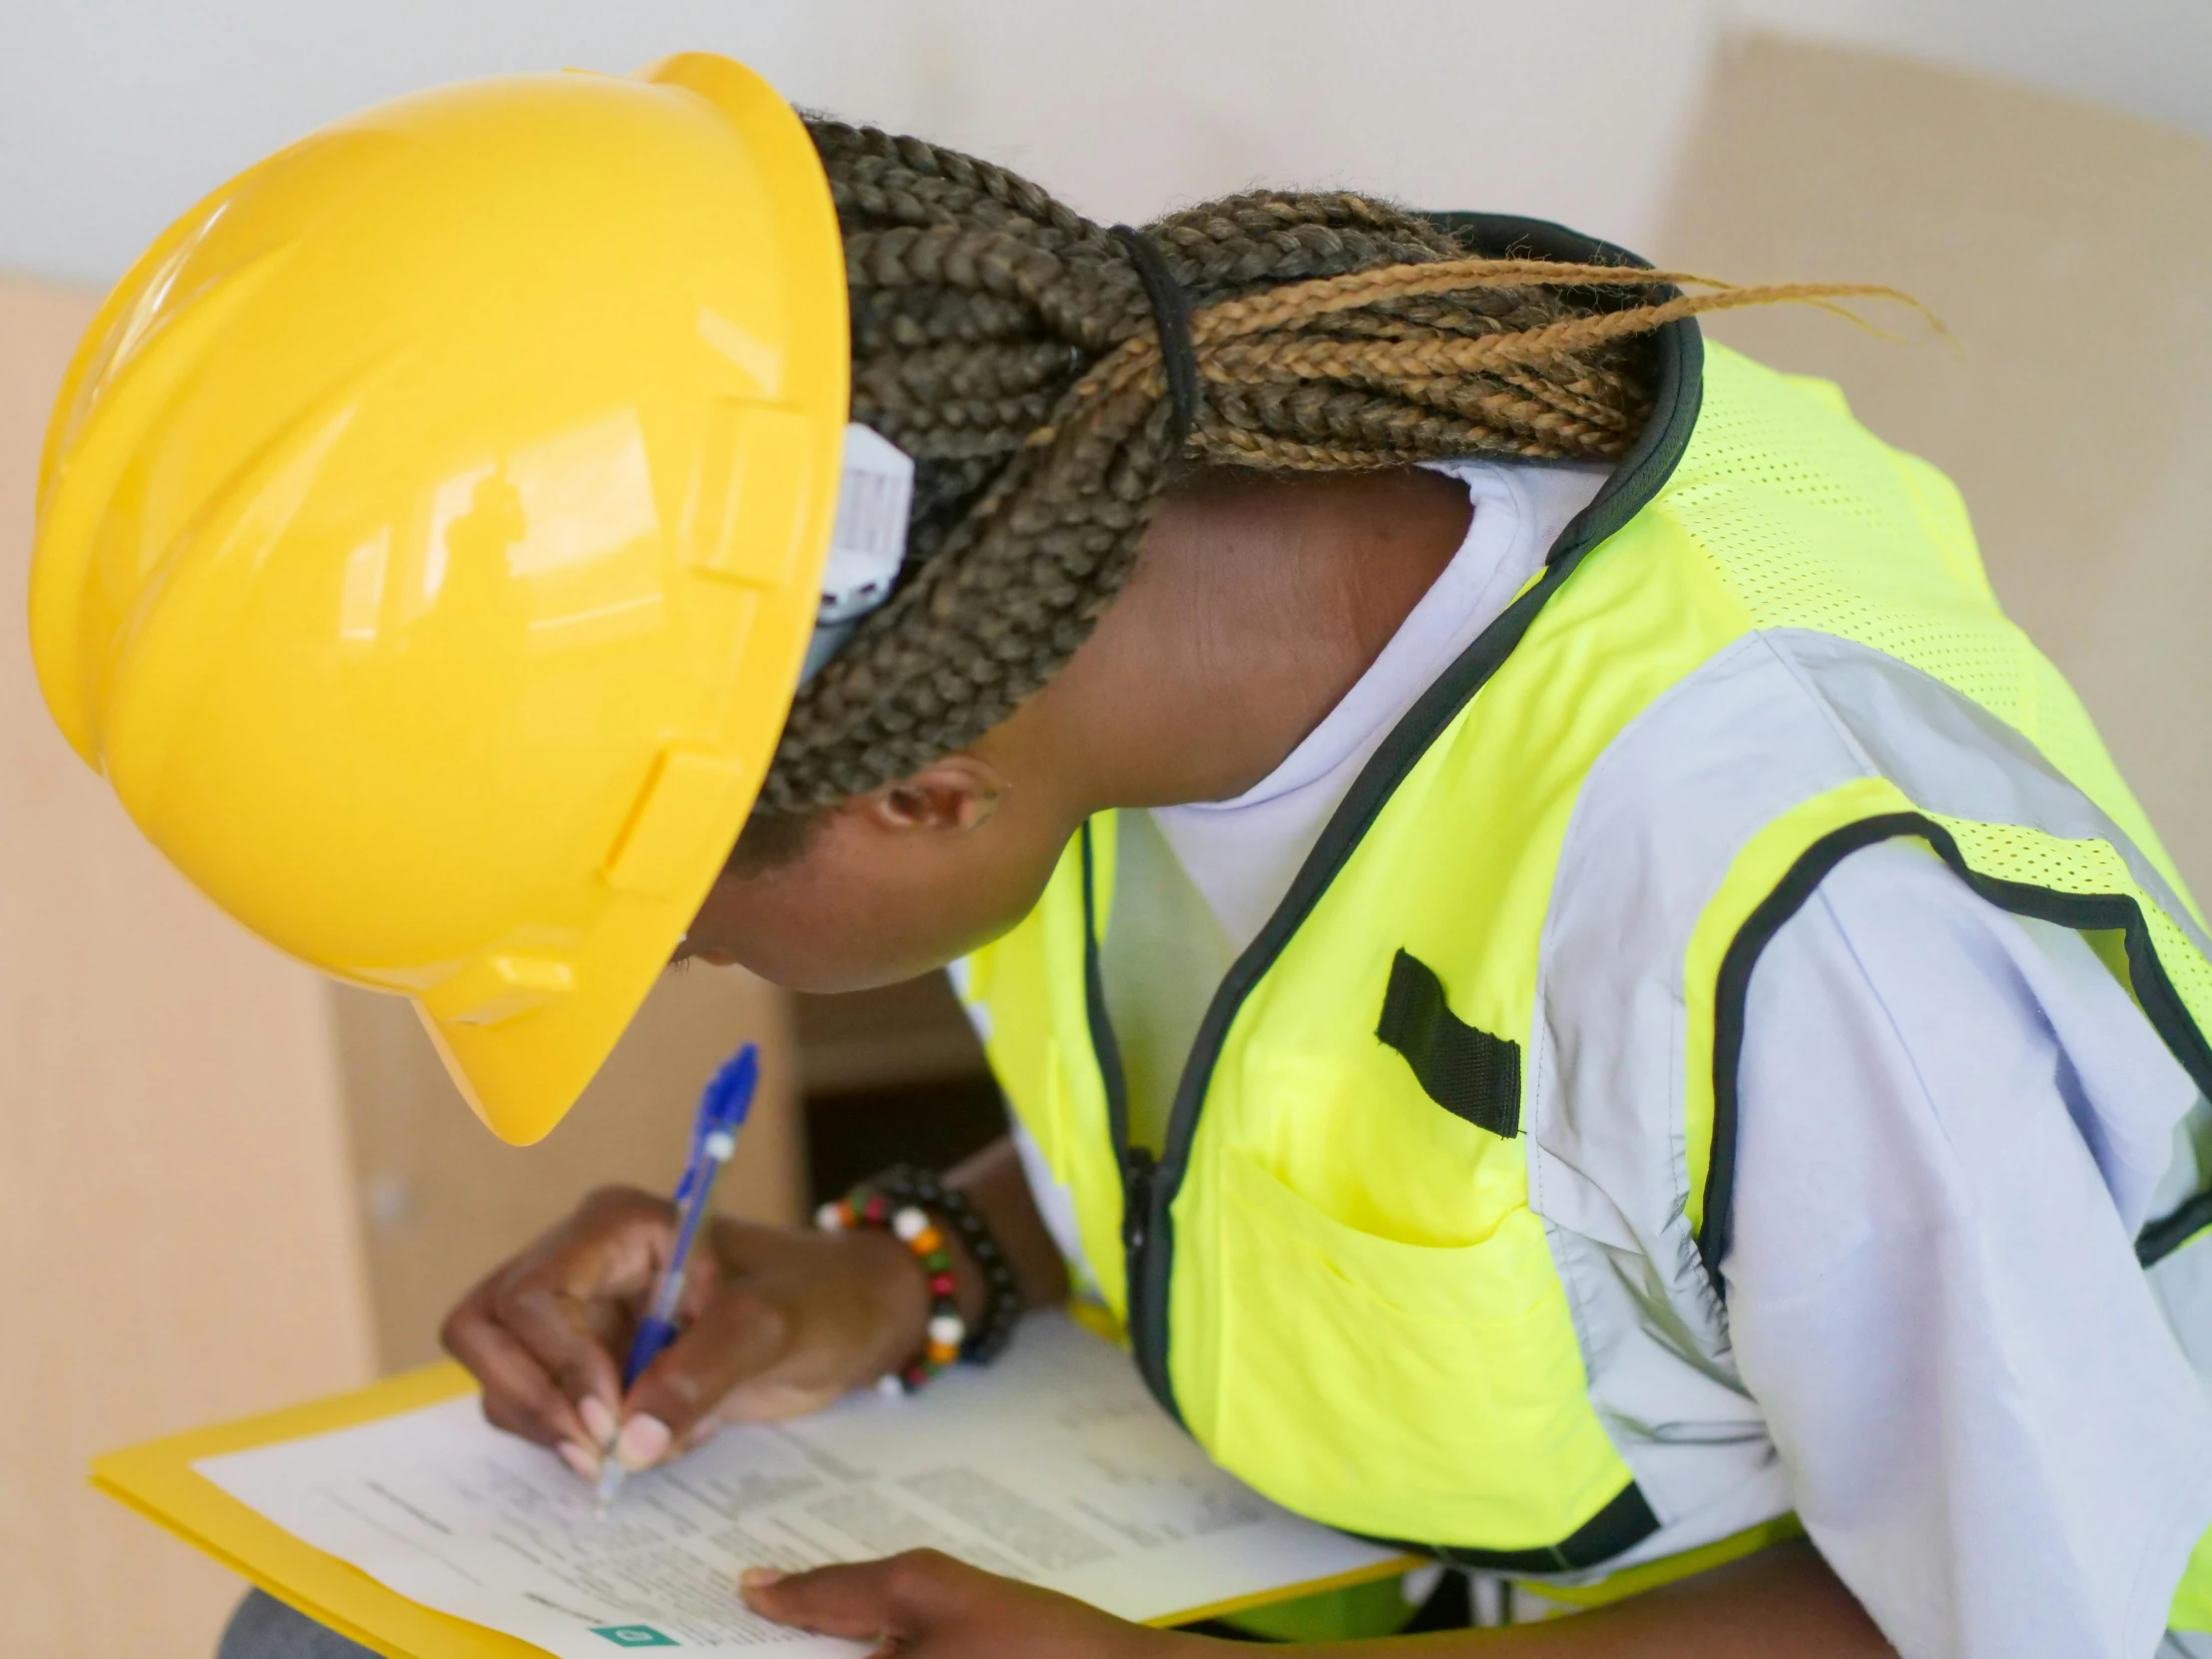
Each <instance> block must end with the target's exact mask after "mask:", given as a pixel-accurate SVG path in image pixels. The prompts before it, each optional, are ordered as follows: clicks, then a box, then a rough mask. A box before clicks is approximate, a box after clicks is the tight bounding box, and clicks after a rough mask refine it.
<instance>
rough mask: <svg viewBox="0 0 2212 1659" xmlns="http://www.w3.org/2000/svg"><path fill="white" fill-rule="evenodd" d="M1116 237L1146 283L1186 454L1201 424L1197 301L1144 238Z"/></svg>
mask: <svg viewBox="0 0 2212 1659" xmlns="http://www.w3.org/2000/svg"><path fill="white" fill-rule="evenodd" d="M1111 234H1112V236H1113V238H1114V240H1115V241H1116V242H1118V243H1120V244H1121V245H1122V247H1124V248H1126V249H1128V250H1129V263H1130V264H1131V265H1133V266H1135V267H1136V268H1137V280H1138V281H1140V282H1142V283H1144V296H1145V298H1146V299H1147V300H1149V301H1150V302H1151V305H1152V327H1153V330H1154V332H1156V333H1157V334H1158V335H1159V336H1160V364H1161V366H1162V367H1163V368H1164V369H1166V370H1167V377H1168V399H1169V402H1170V403H1171V404H1172V405H1173V406H1174V410H1175V423H1174V426H1173V427H1172V428H1171V431H1172V434H1173V437H1174V441H1175V447H1176V448H1178V449H1180V448H1182V447H1183V440H1184V439H1185V438H1187V437H1189V436H1190V433H1191V428H1192V426H1194V425H1195V424H1197V421H1198V350H1197V348H1196V347H1195V346H1193V345H1192V344H1191V296H1190V294H1189V293H1188V292H1186V291H1185V290H1184V287H1183V284H1182V283H1181V282H1178V281H1177V280H1176V279H1175V275H1174V273H1172V272H1171V271H1169V270H1168V267H1167V262H1166V261H1165V260H1163V259H1161V258H1160V251H1159V250H1158V249H1157V248H1155V247H1153V246H1152V244H1151V242H1149V241H1148V240H1147V239H1146V237H1145V235H1144V233H1143V232H1141V231H1137V230H1133V229H1131V228H1130V227H1129V226H1127V225H1117V226H1115V227H1114V229H1113V232H1112V233H1111Z"/></svg>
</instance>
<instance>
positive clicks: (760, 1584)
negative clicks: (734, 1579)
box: [738, 1567, 784, 1590]
mask: <svg viewBox="0 0 2212 1659" xmlns="http://www.w3.org/2000/svg"><path fill="white" fill-rule="evenodd" d="M783 1582H784V1573H783V1569H782V1568H780V1567H747V1568H746V1569H745V1571H743V1572H741V1573H739V1574H738V1588H739V1589H741V1590H765V1589H767V1588H768V1587H769V1586H770V1585H772V1584H781V1583H783Z"/></svg>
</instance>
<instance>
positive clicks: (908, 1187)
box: [815, 1164, 1021, 1393]
mask: <svg viewBox="0 0 2212 1659" xmlns="http://www.w3.org/2000/svg"><path fill="white" fill-rule="evenodd" d="M815 1221H816V1224H817V1225H818V1226H820V1227H821V1228H822V1229H823V1231H824V1232H828V1233H843V1232H850V1231H852V1230H854V1229H856V1228H863V1227H867V1228H884V1229H887V1230H888V1231H889V1232H890V1234H891V1235H892V1237H894V1238H896V1239H897V1240H898V1241H899V1242H900V1243H901V1244H903V1245H905V1246H906V1248H907V1249H908V1250H910V1251H912V1252H913V1253H914V1257H915V1259H916V1260H917V1261H918V1262H919V1263H920V1264H921V1270H922V1272H923V1274H925V1275H926V1276H927V1278H928V1283H929V1324H928V1328H927V1331H928V1334H927V1338H926V1340H925V1341H924V1343H923V1345H922V1350H921V1353H920V1355H919V1356H917V1357H916V1358H915V1359H914V1360H912V1361H910V1362H908V1363H907V1365H906V1366H905V1367H904V1368H902V1369H901V1370H899V1371H896V1372H893V1373H891V1374H890V1375H888V1376H886V1377H884V1378H883V1379H882V1380H881V1382H879V1383H877V1384H876V1386H877V1387H878V1388H880V1389H881V1390H882V1391H883V1392H885V1393H913V1392H915V1391H916V1390H917V1389H919V1388H921V1387H922V1386H923V1385H924V1384H925V1383H928V1381H929V1380H930V1379H931V1378H932V1377H934V1376H936V1375H937V1373H938V1372H940V1371H942V1370H944V1368H945V1367H947V1366H949V1365H950V1364H952V1362H953V1361H954V1360H965V1361H967V1362H968V1363H969V1364H971V1365H988V1364H989V1363H990V1362H991V1361H992V1360H995V1359H997V1358H998V1356H999V1354H1000V1353H1001V1352H1003V1351H1004V1349H1005V1347H1006V1344H1007V1342H1008V1341H1009V1340H1011V1338H1012V1336H1013V1330H1014V1325H1015V1322H1016V1321H1018V1320H1019V1319H1020V1318H1021V1295H1020V1292H1019V1290H1018V1288H1017V1287H1016V1286H1015V1284H1014V1275H1013V1270H1012V1269H1011V1268H1010V1267H1008V1266H1007V1263H1006V1257H1005V1253H1004V1252H1003V1251H1001V1250H1000V1249H999V1248H998V1240H997V1238H996V1237H995V1236H994V1235H993V1234H992V1232H991V1230H990V1227H989V1224H987V1223H986V1222H985V1221H984V1220H983V1218H982V1217H981V1216H980V1215H979V1214H977V1213H976V1209H975V1206H974V1205H973V1204H971V1203H969V1202H968V1196H967V1194H965V1193H963V1192H961V1191H960V1190H959V1189H958V1188H955V1187H947V1186H946V1185H945V1184H944V1182H943V1181H942V1180H941V1179H940V1178H939V1177H938V1176H937V1175H936V1174H935V1173H934V1172H932V1171H929V1170H923V1169H916V1168H914V1167H912V1166H911V1165H905V1164H900V1165H894V1166H893V1167H892V1168H890V1169H887V1170H884V1171H883V1172H882V1173H881V1174H880V1175H876V1176H874V1177H872V1178H870V1179H869V1180H867V1181H863V1182H862V1183H861V1184H860V1185H859V1186H857V1187H855V1188H854V1189H853V1190H852V1192H851V1194H850V1195H849V1196H847V1197H845V1198H841V1199H838V1200H836V1201H835V1202H833V1203H830V1204H825V1205H824V1206H823V1207H822V1208H821V1209H820V1210H819V1211H817V1212H816V1215H815ZM947 1228H949V1229H950V1230H951V1231H952V1232H953V1233H954V1234H955V1235H957V1236H958V1238H959V1240H960V1243H961V1244H962V1245H964V1246H966V1248H967V1253H968V1255H969V1257H970V1258H971V1259H972V1260H973V1261H974V1263H975V1266H976V1271H977V1272H978V1273H979V1274H980V1276H981V1278H982V1281H983V1319H982V1324H981V1326H980V1327H979V1328H978V1329H977V1330H975V1331H972V1332H971V1331H969V1330H968V1328H967V1325H966V1322H965V1321H963V1320H962V1319H961V1318H960V1312H959V1302H958V1282H957V1281H956V1280H955V1279H954V1277H953V1273H952V1253H951V1251H950V1249H949V1248H948V1247H947V1242H946V1240H945V1237H944V1231H945V1229H947Z"/></svg>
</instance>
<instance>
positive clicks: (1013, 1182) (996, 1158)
mask: <svg viewBox="0 0 2212 1659" xmlns="http://www.w3.org/2000/svg"><path fill="white" fill-rule="evenodd" d="M944 1184H945V1185H946V1186H948V1187H956V1188H958V1189H959V1190H960V1191H961V1192H962V1193H965V1194H966V1195H967V1200H968V1202H969V1203H970V1204H972V1205H974V1206H975V1209H976V1213H977V1214H978V1215H980V1216H981V1217H982V1218H983V1221H984V1224H985V1225H986V1226H988V1227H989V1228H990V1230H991V1234H992V1236H993V1237H994V1238H996V1239H997V1240H998V1248H999V1250H1000V1251H1001V1252H1002V1253H1003V1254H1004V1255H1005V1257H1006V1262H1007V1265H1008V1266H1009V1267H1011V1268H1012V1269H1013V1270H1014V1282H1015V1283H1016V1284H1017V1285H1018V1286H1019V1287H1020V1288H1021V1299H1022V1301H1023V1302H1025V1303H1027V1304H1028V1305H1029V1306H1030V1307H1032V1308H1057V1307H1058V1306H1059V1305H1060V1304H1061V1303H1063V1302H1065V1301H1067V1299H1068V1270H1067V1264H1066V1263H1065V1262H1063V1261H1061V1260H1060V1247H1059V1246H1058V1245H1056V1244H1054V1243H1053V1242H1052V1234H1051V1231H1050V1230H1049V1229H1048V1228H1046V1226H1045V1224H1044V1217H1043V1216H1042V1215H1041V1214H1039V1213H1038V1210H1037V1201H1036V1199H1035V1198H1034V1197H1032V1196H1031V1195H1030V1192H1029V1179H1028V1177H1027V1176H1026V1175H1024V1174H1023V1173H1022V1168H1021V1155H1020V1154H1019V1153H1017V1152H1016V1151H1015V1150H1014V1142H1013V1137H1012V1136H1010V1135H1001V1136H999V1137H998V1139H997V1140H995V1141H993V1142H991V1144H990V1145H989V1146H986V1147H985V1148H983V1150H982V1151H980V1152H978V1153H976V1154H975V1155H974V1156H973V1157H971V1158H969V1159H967V1160H966V1161H965V1162H963V1163H961V1164H960V1165H959V1166H958V1167H957V1168H955V1169H952V1170H950V1171H948V1172H947V1173H946V1175H945V1178H944ZM952 1238H953V1245H952V1251H953V1258H954V1267H955V1271H956V1274H957V1277H958V1279H959V1282H960V1288H959V1297H960V1317H961V1318H962V1319H964V1320H966V1321H968V1322H969V1323H970V1324H971V1325H972V1324H973V1323H974V1322H975V1321H977V1320H979V1319H981V1318H982V1317H983V1286H982V1281H981V1279H980V1278H979V1277H978V1276H977V1274H976V1271H975V1264H974V1263H973V1262H972V1261H970V1260H969V1259H968V1253H967V1252H966V1250H964V1249H962V1248H961V1246H960V1244H959V1242H958V1235H956V1234H955V1235H952Z"/></svg>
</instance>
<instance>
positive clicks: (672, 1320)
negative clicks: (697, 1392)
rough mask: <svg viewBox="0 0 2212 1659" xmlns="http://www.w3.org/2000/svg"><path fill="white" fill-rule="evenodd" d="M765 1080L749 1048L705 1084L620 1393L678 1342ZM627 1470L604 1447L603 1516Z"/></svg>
mask: <svg viewBox="0 0 2212 1659" xmlns="http://www.w3.org/2000/svg"><path fill="white" fill-rule="evenodd" d="M760 1081H761V1050H760V1046H759V1045H758V1044H756V1043H747V1044H746V1045H745V1046H744V1047H743V1048H741V1049H739V1050H738V1051H737V1053H736V1054H734V1055H732V1056H731V1057H730V1059H729V1060H728V1061H726V1062H725V1063H724V1064H723V1066H722V1069H721V1070H719V1071H717V1072H716V1073H715V1074H714V1076H713V1077H711V1078H709V1079H708V1081H707V1087H706V1090H705V1092H704V1093H702V1094H701V1095H700V1097H699V1118H698V1121H697V1122H695V1123H694V1124H693V1126H692V1139H691V1155H690V1156H689V1157H688V1158H686V1159H685V1161H684V1178H683V1180H682V1181H680V1182H678V1183H677V1187H676V1213H677V1219H676V1248H675V1249H674V1250H672V1251H670V1252H669V1258H668V1261H667V1263H666V1264H665V1265H664V1266H663V1267H662V1269H661V1277H660V1281H659V1283H657V1284H656V1285H655V1286H654V1287H653V1301H652V1304H651V1306H650V1307H648V1308H647V1310H646V1315H645V1319H644V1321H643V1323H641V1324H640V1325H639V1326H638V1334H637V1336H636V1337H635V1338H633V1339H632V1340H631V1343H630V1358H629V1359H628V1360H627V1361H625V1362H624V1363H623V1367H622V1388H623V1392H624V1393H628V1392H629V1390H630V1387H631V1384H633V1383H636V1382H637V1380H638V1379H639V1377H641V1376H642V1375H643V1374H644V1372H645V1368H646V1367H648V1366H650V1365H651V1364H653V1362H654V1361H655V1360H657V1359H659V1358H660V1356H661V1352H662V1351H663V1350H664V1349H666V1348H667V1347H668V1345H669V1344H671V1343H673V1342H674V1341H676V1337H677V1329H676V1304H677V1302H678V1301H679V1300H680V1299H681V1298H682V1296H683V1294H684V1266H685V1264H686V1263H687V1262H689V1261H690V1260H691V1253H692V1246H693V1244H694V1242H695V1241H696V1240H697V1239H698V1237H699V1226H700V1223H701V1222H703V1221H704V1220H706V1217H707V1199H708V1195H709V1194H710V1193H712V1192H713V1191H714V1185H715V1177H716V1176H718V1175H720V1174H721V1173H722V1166H723V1165H724V1164H727V1163H728V1162H729V1161H730V1155H731V1154H732V1153H733V1152H735V1151H737V1149H738V1131H739V1130H740V1129H741V1128H743V1127H744V1126H745V1117H746V1114H747V1113H748V1112H750V1111H751V1110H752V1109H753V1091H754V1090H755V1089H756V1088H757V1087H759V1085H760ZM624 1472H625V1471H624V1469H623V1466H622V1463H621V1461H620V1460H619V1459H618V1458H617V1457H616V1456H615V1448H614V1442H613V1441H612V1440H610V1441H609V1442H608V1443H607V1444H606V1445H604V1446H602V1447H601V1448H600V1461H599V1512H600V1513H601V1514H605V1513H606V1512H607V1508H608V1505H610V1504H612V1503H613V1502H614V1500H615V1493H617V1492H619V1491H620V1490H622V1477H623V1474H624Z"/></svg>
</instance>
